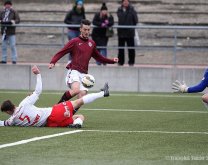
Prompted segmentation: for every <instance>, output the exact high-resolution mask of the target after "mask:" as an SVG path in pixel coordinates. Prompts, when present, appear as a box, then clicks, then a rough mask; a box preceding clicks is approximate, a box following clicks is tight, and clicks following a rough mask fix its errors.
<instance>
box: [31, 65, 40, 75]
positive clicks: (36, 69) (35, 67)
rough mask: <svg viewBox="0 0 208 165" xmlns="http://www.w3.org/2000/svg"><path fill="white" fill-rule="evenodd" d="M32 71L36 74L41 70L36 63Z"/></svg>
mask: <svg viewBox="0 0 208 165" xmlns="http://www.w3.org/2000/svg"><path fill="white" fill-rule="evenodd" d="M32 72H33V73H34V74H40V70H39V69H38V67H37V66H36V65H34V66H33V67H32Z"/></svg>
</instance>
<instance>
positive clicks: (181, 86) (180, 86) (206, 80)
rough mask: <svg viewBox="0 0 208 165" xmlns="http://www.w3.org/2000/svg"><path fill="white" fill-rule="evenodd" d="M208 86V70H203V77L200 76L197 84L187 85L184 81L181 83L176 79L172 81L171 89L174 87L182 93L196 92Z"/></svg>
mask: <svg viewBox="0 0 208 165" xmlns="http://www.w3.org/2000/svg"><path fill="white" fill-rule="evenodd" d="M207 86H208V70H206V71H205V73H204V77H203V78H202V80H201V82H199V83H198V84H197V85H194V86H191V87H188V86H187V85H186V84H185V83H181V82H179V81H178V80H176V81H175V82H174V83H173V86H172V89H174V90H175V91H176V92H182V93H185V92H187V93H197V92H202V91H203V90H204V89H205V88H206V87H207Z"/></svg>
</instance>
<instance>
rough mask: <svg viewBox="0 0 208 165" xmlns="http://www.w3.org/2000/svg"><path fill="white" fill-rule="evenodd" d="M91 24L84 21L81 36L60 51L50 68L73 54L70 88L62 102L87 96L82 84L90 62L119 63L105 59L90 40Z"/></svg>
mask: <svg viewBox="0 0 208 165" xmlns="http://www.w3.org/2000/svg"><path fill="white" fill-rule="evenodd" d="M90 25H91V22H90V21H89V20H82V22H81V25H80V32H81V34H80V36H79V37H76V38H74V39H72V40H70V41H69V42H68V43H67V44H66V45H65V46H64V47H63V48H62V49H61V50H60V51H58V52H57V53H56V54H55V55H54V56H53V58H52V60H51V62H50V64H49V66H48V68H49V69H52V68H53V67H54V66H55V64H56V62H57V61H58V60H59V59H60V58H62V57H63V56H64V55H66V54H68V53H70V54H71V58H72V59H71V63H69V64H67V66H66V68H67V69H68V73H67V76H66V84H67V86H68V87H69V88H70V89H69V90H68V91H66V92H65V93H64V95H63V96H62V98H61V100H60V101H59V103H60V102H63V101H67V100H69V99H71V98H72V97H74V96H76V95H78V98H80V97H82V96H84V95H86V94H87V91H88V89H87V88H85V87H84V86H83V85H82V83H81V79H82V77H83V76H84V75H85V74H87V73H88V66H89V61H90V59H91V57H92V58H94V59H95V60H96V61H98V62H100V63H103V64H106V63H108V64H114V63H117V62H118V58H113V59H109V58H105V57H103V56H102V55H101V54H100V53H99V52H98V50H97V49H96V44H95V42H94V41H93V40H92V39H89V35H90V29H91V27H90Z"/></svg>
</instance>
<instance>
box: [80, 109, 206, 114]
mask: <svg viewBox="0 0 208 165" xmlns="http://www.w3.org/2000/svg"><path fill="white" fill-rule="evenodd" d="M83 110H84V111H112V112H155V113H199V114H201V113H202V114H204V113H205V114H208V111H174V110H173V111H171V110H155V109H152V110H145V109H128V110H127V109H97V108H96V109H91V108H84V109H83Z"/></svg>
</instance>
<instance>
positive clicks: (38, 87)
mask: <svg viewBox="0 0 208 165" xmlns="http://www.w3.org/2000/svg"><path fill="white" fill-rule="evenodd" d="M32 72H33V73H34V74H35V75H36V78H37V79H36V86H35V91H34V92H33V93H32V94H31V95H30V96H28V97H26V98H25V99H24V100H23V101H22V102H21V103H20V106H21V105H22V104H32V105H33V104H35V102H36V101H37V100H38V99H39V95H40V94H41V93H42V78H41V74H40V70H39V69H38V67H37V66H33V67H32Z"/></svg>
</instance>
